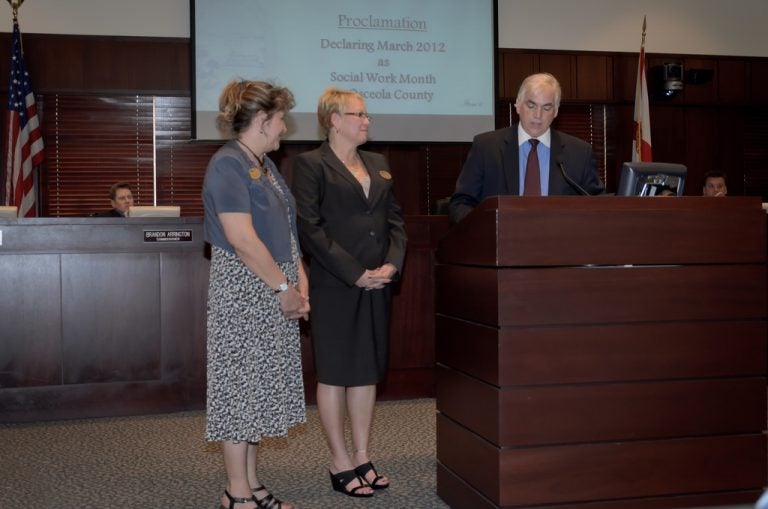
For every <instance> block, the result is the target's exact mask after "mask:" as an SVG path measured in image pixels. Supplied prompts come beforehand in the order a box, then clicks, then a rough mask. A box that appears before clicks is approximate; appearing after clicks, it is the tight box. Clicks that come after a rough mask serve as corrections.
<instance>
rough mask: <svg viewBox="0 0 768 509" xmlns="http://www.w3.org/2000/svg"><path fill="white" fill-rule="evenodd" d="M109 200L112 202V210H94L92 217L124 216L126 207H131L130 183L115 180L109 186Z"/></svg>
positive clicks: (126, 210) (126, 211)
mask: <svg viewBox="0 0 768 509" xmlns="http://www.w3.org/2000/svg"><path fill="white" fill-rule="evenodd" d="M109 202H110V203H111V204H112V210H107V211H105V212H96V213H95V214H93V215H94V217H126V216H127V215H128V209H129V208H131V207H133V193H132V192H131V184H129V183H128V182H117V183H116V184H113V185H112V187H110V188H109Z"/></svg>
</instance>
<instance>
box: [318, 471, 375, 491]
mask: <svg viewBox="0 0 768 509" xmlns="http://www.w3.org/2000/svg"><path fill="white" fill-rule="evenodd" d="M328 473H329V474H331V485H332V486H333V489H334V491H338V492H339V493H344V494H345V495H347V496H348V497H358V498H368V497H372V496H373V492H370V493H358V490H362V489H365V488H368V483H367V482H365V479H363V478H362V477H360V476H359V475H357V473H355V471H354V470H344V471H343V472H339V473H338V474H333V473H331V471H330V470H329V471H328ZM355 479H357V481H358V482H359V483H360V485H359V486H355V487H354V488H352V489H349V490H348V489H347V485H348V484H349V483H351V482H352V481H354V480H355Z"/></svg>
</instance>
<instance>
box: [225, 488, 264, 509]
mask: <svg viewBox="0 0 768 509" xmlns="http://www.w3.org/2000/svg"><path fill="white" fill-rule="evenodd" d="M224 496H225V497H227V499H228V500H229V507H224V506H223V505H220V506H219V507H220V509H235V504H247V503H248V502H256V505H259V501H258V500H256V499H255V498H254V497H248V498H245V497H233V496H232V495H230V494H229V492H228V491H227V490H224Z"/></svg>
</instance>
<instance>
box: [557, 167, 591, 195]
mask: <svg viewBox="0 0 768 509" xmlns="http://www.w3.org/2000/svg"><path fill="white" fill-rule="evenodd" d="M557 166H558V167H559V168H560V173H561V174H562V175H563V178H564V179H565V181H566V182H568V184H570V186H571V187H572V188H574V189H575V190H576V191H577V192H578V193H579V194H581V195H584V196H591V195H590V194H589V193H588V192H587V191H586V190H585V189H584V188H583V187H581V186H580V185H579V184H577V183H576V181H575V180H573V179H572V178H571V177H569V176H568V174H567V173H565V164H563V162H562V161H557Z"/></svg>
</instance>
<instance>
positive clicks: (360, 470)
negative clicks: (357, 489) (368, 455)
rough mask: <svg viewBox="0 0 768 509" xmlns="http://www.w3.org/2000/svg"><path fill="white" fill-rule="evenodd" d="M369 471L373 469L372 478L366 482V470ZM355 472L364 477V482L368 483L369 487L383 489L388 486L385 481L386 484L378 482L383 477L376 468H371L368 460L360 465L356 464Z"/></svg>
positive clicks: (371, 465)
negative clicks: (371, 480)
mask: <svg viewBox="0 0 768 509" xmlns="http://www.w3.org/2000/svg"><path fill="white" fill-rule="evenodd" d="M370 471H373V475H374V476H375V477H374V478H373V482H368V477H367V475H368V472H370ZM355 473H356V474H357V475H358V476H360V477H362V478H363V479H365V482H366V483H368V484H369V485H370V486H371V488H373V489H374V490H384V489H387V488H389V483H386V484H381V483H379V481H381V480H382V479H384V476H383V475H379V473H378V472H377V471H376V469H375V468H373V463H371V462H370V461H369V462H368V463H363V464H362V465H358V466H357V467H355Z"/></svg>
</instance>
